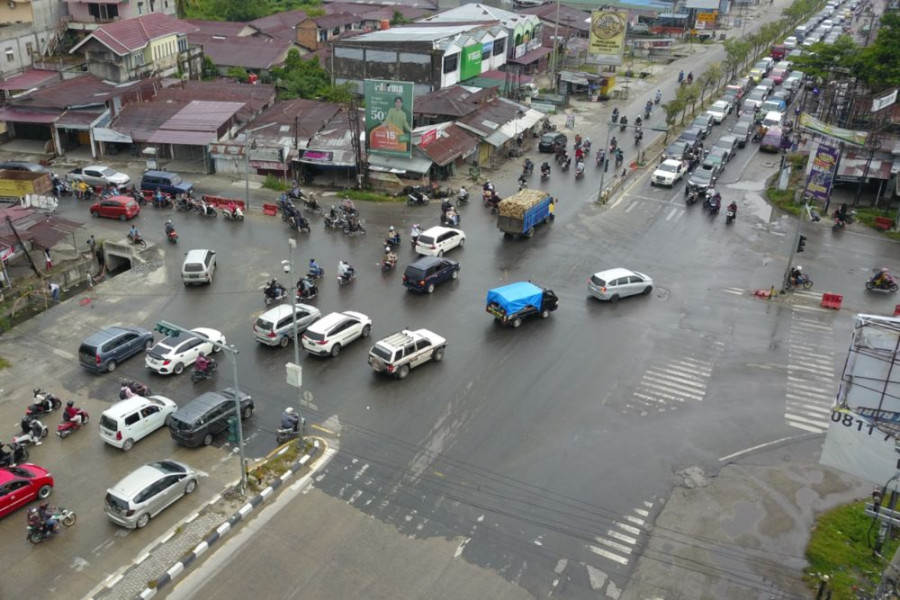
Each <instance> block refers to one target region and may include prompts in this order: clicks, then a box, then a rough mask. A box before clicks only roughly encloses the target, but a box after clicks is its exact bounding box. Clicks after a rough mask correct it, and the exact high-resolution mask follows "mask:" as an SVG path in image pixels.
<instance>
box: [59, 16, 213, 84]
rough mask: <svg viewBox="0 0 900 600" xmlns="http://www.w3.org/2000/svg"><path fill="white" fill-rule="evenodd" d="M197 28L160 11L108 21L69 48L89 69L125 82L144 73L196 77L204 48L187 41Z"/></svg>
mask: <svg viewBox="0 0 900 600" xmlns="http://www.w3.org/2000/svg"><path fill="white" fill-rule="evenodd" d="M196 30H197V28H196V27H195V26H193V25H191V24H190V23H187V22H185V21H179V20H178V19H176V18H174V17H170V16H168V15H164V14H162V13H150V14H148V15H143V16H140V17H135V18H133V19H125V20H124V21H116V22H114V23H108V24H106V25H102V26H100V27H98V28H97V29H95V30H94V31H93V32H92V33H91V34H89V35H88V36H87V37H86V38H84V39H83V40H82V41H81V42H79V43H78V44H76V45H75V47H73V48H72V50H70V53H71V54H75V53H83V54H84V56H85V60H86V62H87V69H88V72H90V73H91V74H93V75H95V76H97V77H99V78H101V79H105V80H108V81H115V82H118V83H124V82H126V81H134V80H136V79H143V78H145V77H151V76H159V77H169V76H172V75H176V74H180V75H186V76H187V77H188V78H190V79H198V78H199V77H200V75H201V73H202V68H203V51H202V49H201V48H200V47H199V46H191V45H189V44H188V39H187V34H188V33H190V32H194V31H196Z"/></svg>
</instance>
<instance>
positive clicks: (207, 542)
mask: <svg viewBox="0 0 900 600" xmlns="http://www.w3.org/2000/svg"><path fill="white" fill-rule="evenodd" d="M295 443H296V440H291V441H290V442H287V443H286V444H284V445H282V446H281V447H279V448H276V449H275V450H273V451H272V452H271V453H269V455H267V456H266V460H270V459H272V458H274V457H276V456H279V455H281V454H283V453H284V452H286V451H287V449H288V447H289V446H291V445H292V444H295ZM323 444H324V442H320V441H319V440H318V439H316V440H314V441H313V447H312V448H311V449H310V451H309V452H307V453H306V454H305V455H303V457H302V458H300V460H298V461H297V462H295V463H294V464H293V465H291V467H290V469H288V470H287V471H285V472H284V473H283V474H282V475H281V476H280V477H279V478H278V479H276V480H275V481H274V482H273V483H272V484H271V485H269V486H268V487H266V488H265V489H264V490H262V491H260V492H259V493H258V494H257V495H256V496H254V497H253V498H251V499H250V500H249V501H247V503H246V504H244V505H243V506H241V508H239V509H238V510H237V512H235V513H234V514H233V515H232V516H231V517H230V518H229V519H228V520H227V521H225V522H224V523H222V524H221V525H220V526H219V527H218V528H217V529H216V530H215V531H213V532H212V533H210V534H209V535H208V536H207V537H206V539H204V540H203V541H202V542H200V543H199V544H197V545H196V546H195V547H194V548H193V550H191V551H190V553H188V554H187V555H185V556H184V557H183V558H182V559H181V560H179V561H178V562H176V563H175V564H174V565H172V566H171V567H169V568H168V569H167V570H166V572H165V573H163V574H162V575H160V576H159V577H158V578H157V579H156V581H155V587H147V588H145V589H144V591H143V592H141V593H140V594H139V595H138V596H136V597H137V598H140V599H144V600H147V599H149V598H153V597H154V596H155V595H156V594H157V592H159V591H160V590H161V589H162V588H164V587H165V586H167V585H169V584H170V583H172V581H174V580H175V578H176V577H178V576H179V575H180V574H181V573H183V572H184V571H185V570H186V569H187V568H188V567H189V566H190V565H191V564H192V563H193V562H194V561H196V560H197V559H198V558H199V557H200V556H202V555H203V554H204V553H205V552H207V551H208V550H209V549H210V547H211V546H213V545H214V544H216V543H217V542H218V541H220V540H221V539H222V538H223V537H225V536H226V535H227V534H228V532H229V531H231V530H232V529H234V528H235V527H236V526H237V525H238V523H240V522H241V521H242V520H244V519H245V518H246V517H247V515H249V514H250V513H251V512H253V510H254V509H255V508H257V507H258V506H260V505H261V504H263V503H264V502H265V501H266V500H267V499H268V498H270V497H272V496H273V495H274V492H275V491H276V490H278V489H279V488H281V487H282V486H283V485H284V484H285V482H287V481H288V480H289V479H290V478H291V477H293V476H294V475H295V474H296V473H297V472H298V471H299V470H300V469H301V468H303V467H305V466H306V465H307V463H309V461H310V460H312V459H313V458H315V457H317V456H319V454H321V451H322V446H323ZM238 483H239V481H234V482H233V483H232V484H230V485H229V486H228V487H234V486H236V485H238ZM221 498H222V494H216V495H215V496H214V497H213V498H211V499H210V501H209V502H207V503H206V505H204V506H203V507H202V508H200V509H198V510H197V511H196V512H194V513H192V514H191V515H190V516H188V517H187V518H186V519H185V520H184V521H182V522H181V523H179V524H178V525H176V526H175V527H173V528H172V529H171V530H169V531H168V532H167V533H166V534H164V535H163V536H161V537H160V538H159V539H158V540H157V542H156V543H155V545H154V546H153V548H152V549H150V550H148V551H146V552H144V553H142V554H141V555H140V556H139V557H137V558H136V559H135V560H134V561H133V562H132V563H131V565H129V566H128V567H126V568H124V569H123V570H121V571H119V573H118V574H117V575H115V576H113V577H112V578H111V579H109V580H107V581H106V582H104V583H103V584H102V585H101V586H100V588H99V589H98V588H95V589H94V591H93V592H91V593H90V594H89V595H88V596H87V597H88V598H97V597H101V596H102V594H103V593H104V592H107V591H109V590H111V589H113V588H114V587H115V586H116V584H118V583H119V582H120V581H121V580H122V579H123V578H124V577H125V576H126V575H127V574H128V572H129V571H131V570H132V569H134V568H136V567H137V566H138V565H140V564H141V563H143V562H144V561H145V560H146V559H147V558H149V557H150V556H151V555H153V553H154V552H156V551H157V550H159V549H160V548H161V547H162V546H163V545H165V544H166V543H167V542H168V541H169V540H170V539H172V537H173V536H174V535H175V533H176V532H177V531H178V529H179V528H180V527H183V526H184V525H186V524H188V523H190V522H192V521H193V520H194V519H196V518H197V517H198V516H199V514H200V512H202V511H203V509H204V508H207V507H210V506H212V505H213V504H215V503H216V502H218V501H219V500H221Z"/></svg>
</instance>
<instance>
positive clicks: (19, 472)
mask: <svg viewBox="0 0 900 600" xmlns="http://www.w3.org/2000/svg"><path fill="white" fill-rule="evenodd" d="M6 470H7V471H9V472H10V473H12V474H13V475H15V476H16V477H21V478H22V479H31V478H32V477H34V473H32V472H31V471H28V470H26V469H23V468H22V467H6Z"/></svg>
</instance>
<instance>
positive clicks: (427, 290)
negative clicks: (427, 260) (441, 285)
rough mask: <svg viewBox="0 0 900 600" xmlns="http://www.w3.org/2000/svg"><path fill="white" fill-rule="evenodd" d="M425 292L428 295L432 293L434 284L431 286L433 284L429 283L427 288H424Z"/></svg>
mask: <svg viewBox="0 0 900 600" xmlns="http://www.w3.org/2000/svg"><path fill="white" fill-rule="evenodd" d="M425 291H426V292H427V293H429V294H432V293H434V284H433V283H429V284H428V286H427V287H426V288H425Z"/></svg>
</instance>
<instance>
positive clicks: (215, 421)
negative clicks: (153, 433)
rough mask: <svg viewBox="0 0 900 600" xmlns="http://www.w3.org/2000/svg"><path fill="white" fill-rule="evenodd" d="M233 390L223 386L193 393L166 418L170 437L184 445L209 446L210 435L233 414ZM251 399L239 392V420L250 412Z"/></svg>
mask: <svg viewBox="0 0 900 600" xmlns="http://www.w3.org/2000/svg"><path fill="white" fill-rule="evenodd" d="M234 398H235V392H234V389H232V388H225V389H224V390H222V391H220V392H206V393H205V394H201V395H200V396H197V397H196V398H194V399H193V400H191V401H190V402H188V403H187V404H185V405H184V406H182V407H181V408H179V409H178V410H177V411H175V413H174V414H173V415H172V416H171V417H169V433H170V434H171V435H172V439H173V440H175V441H176V442H178V443H179V444H182V445H184V446H189V447H191V448H196V447H198V446H209V445H210V444H212V441H213V437H215V436H216V435H218V434H219V433H222V432H223V431H225V430H227V429H228V418H229V417H232V416H234ZM253 408H254V406H253V398H251V397H250V395H249V394H244V393H241V419H248V418H250V415H252V414H253Z"/></svg>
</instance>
